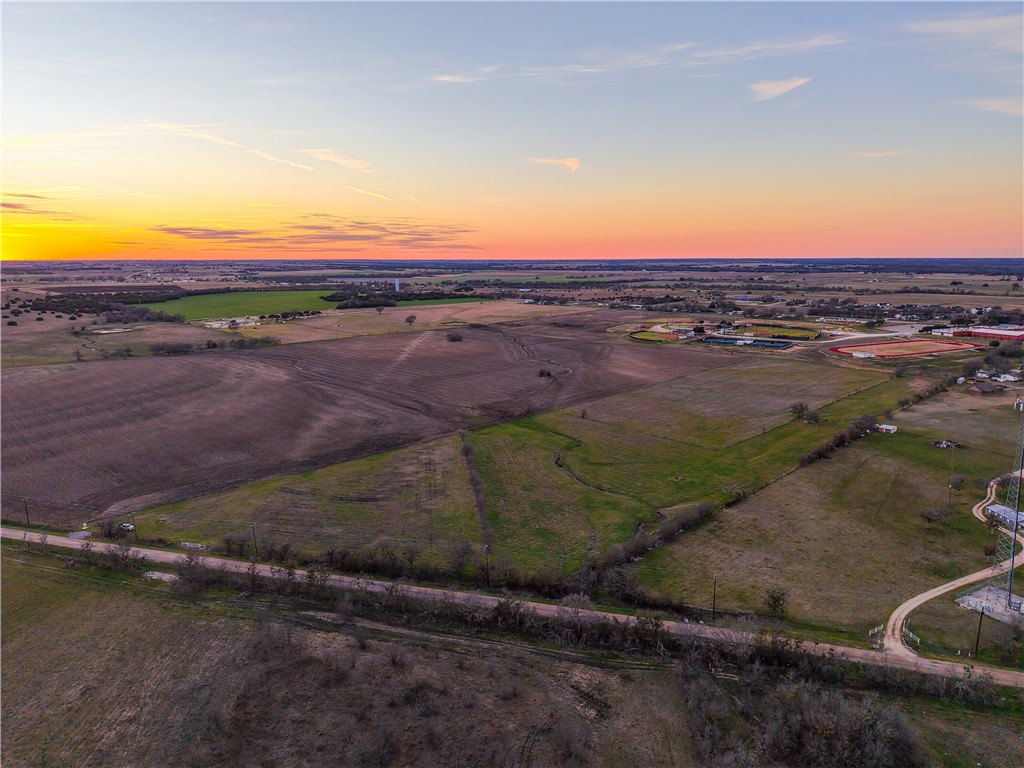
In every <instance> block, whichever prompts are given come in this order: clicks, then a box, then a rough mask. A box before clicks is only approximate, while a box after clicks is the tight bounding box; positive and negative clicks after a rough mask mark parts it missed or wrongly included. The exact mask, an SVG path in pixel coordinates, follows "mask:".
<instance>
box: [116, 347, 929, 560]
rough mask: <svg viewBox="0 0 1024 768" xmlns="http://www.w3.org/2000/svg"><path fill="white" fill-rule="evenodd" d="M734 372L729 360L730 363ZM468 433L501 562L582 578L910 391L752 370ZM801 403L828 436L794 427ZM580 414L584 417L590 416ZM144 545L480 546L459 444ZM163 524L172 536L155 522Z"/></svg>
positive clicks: (358, 465) (817, 372)
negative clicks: (671, 513) (646, 532)
mask: <svg viewBox="0 0 1024 768" xmlns="http://www.w3.org/2000/svg"><path fill="white" fill-rule="evenodd" d="M726 359H727V358H726ZM736 360H737V362H735V363H729V364H726V365H723V366H720V367H719V368H715V369H711V370H705V371H701V372H697V373H694V374H691V375H689V376H684V377H681V378H676V379H673V380H670V381H668V382H665V383H663V384H658V385H654V386H649V387H646V388H644V389H641V390H637V391H634V392H631V393H626V394H623V395H614V396H611V397H606V398H601V399H598V400H592V401H590V402H588V403H585V404H584V405H581V406H577V407H573V408H569V409H561V410H556V411H552V412H549V413H546V414H542V415H539V416H534V417H530V418H527V419H521V420H518V421H515V422H509V423H505V424H501V425H498V426H494V427H488V428H485V429H480V430H476V431H472V432H469V433H467V435H466V439H467V440H468V441H469V442H470V443H471V444H472V446H473V449H474V455H475V462H476V466H477V469H478V471H479V473H480V476H481V478H482V481H483V487H484V489H485V495H486V516H487V521H488V525H489V528H490V529H491V531H492V533H493V541H492V542H491V545H492V549H491V555H492V557H493V558H495V561H496V562H507V563H509V564H512V565H515V566H517V567H519V568H521V569H524V570H526V571H530V572H538V571H559V572H564V573H568V572H572V571H575V570H577V569H579V568H580V567H581V566H583V565H584V564H585V563H587V562H592V561H594V560H595V559H597V558H599V557H600V556H601V555H602V554H603V553H604V552H606V551H607V549H608V548H609V547H611V546H612V545H613V544H615V543H617V542H621V541H624V540H626V539H628V538H629V537H630V536H631V535H632V533H633V532H634V531H635V529H636V526H637V525H638V524H639V523H641V522H645V521H650V520H653V519H655V517H656V516H657V511H658V510H659V509H665V508H670V507H673V506H677V505H681V504H687V503H692V502H696V501H700V500H705V499H706V500H711V501H714V502H717V503H721V502H724V501H726V500H728V499H729V498H730V497H732V496H733V495H734V494H736V493H738V492H751V491H754V490H756V489H757V488H759V487H760V486H762V485H763V484H765V483H767V482H770V481H771V480H772V479H773V478H776V477H778V476H780V475H782V474H783V473H785V472H787V471H789V470H790V469H792V468H793V467H794V466H795V465H796V463H797V460H798V458H799V456H800V454H802V453H804V452H805V451H807V450H808V449H810V448H811V447H812V446H813V445H815V444H817V443H819V442H821V441H822V440H824V439H826V438H827V437H828V436H829V435H830V434H831V433H832V431H834V430H835V428H836V426H837V425H838V426H845V425H847V424H848V423H849V422H850V421H852V420H853V419H854V418H856V417H857V416H859V415H861V414H862V413H865V412H868V413H881V412H882V411H884V410H887V409H889V408H892V407H894V406H895V404H896V401H897V400H898V399H899V398H900V397H902V396H905V395H906V394H907V393H908V392H910V391H912V390H913V389H914V388H915V387H916V386H917V382H916V381H915V380H913V379H911V378H903V379H895V380H890V379H888V378H886V377H885V375H884V374H879V373H876V372H872V371H863V370H860V369H856V368H844V367H839V366H834V365H831V364H828V363H827V362H826V363H817V362H816V363H808V362H803V361H801V360H799V359H790V358H785V359H777V360H776V359H773V360H770V361H765V362H763V363H761V364H758V362H759V361H751V360H750V359H749V358H737V359H736ZM798 399H803V400H805V401H806V402H808V403H809V404H810V405H811V406H812V407H814V408H819V409H820V413H821V416H822V423H821V424H818V425H808V424H804V423H802V422H794V421H793V420H792V417H791V416H790V415H789V413H788V410H787V409H788V406H789V405H790V403H791V402H793V401H794V400H798ZM584 411H586V416H585V417H584V415H583V413H584ZM136 518H137V522H138V524H139V526H140V533H141V535H143V536H144V537H148V538H157V537H159V538H164V539H167V540H170V541H182V540H184V541H197V542H204V543H210V544H219V543H220V541H221V539H222V537H223V536H225V535H228V534H235V535H240V534H244V533H245V532H246V530H247V529H248V526H249V523H250V522H252V521H256V522H257V524H258V528H257V530H258V531H259V532H261V535H262V536H265V537H270V538H273V539H274V540H276V541H277V542H279V543H280V542H282V541H291V542H292V543H293V544H294V545H295V546H297V547H298V548H299V549H300V550H301V551H303V552H305V553H308V554H312V553H315V552H317V551H323V549H325V548H327V547H329V546H337V545H342V546H356V547H362V548H366V547H372V546H373V545H374V543H375V542H378V541H390V542H395V543H397V544H399V545H402V546H406V545H408V546H413V547H416V548H418V549H419V550H420V552H421V556H422V557H424V558H426V559H428V560H430V561H432V562H434V563H437V562H441V561H443V559H444V558H445V556H446V555H447V553H448V552H449V551H450V550H451V548H452V547H454V546H455V545H458V544H460V543H461V542H469V543H470V544H471V545H472V546H474V547H479V546H480V545H481V544H482V543H483V538H482V536H483V533H482V530H481V528H480V525H479V521H478V519H477V515H476V512H475V505H474V503H473V500H472V496H471V493H470V491H469V487H468V477H467V470H466V467H465V465H464V463H462V458H461V456H460V455H459V454H458V451H457V438H454V437H453V438H445V439H443V440H438V441H434V442H430V443H424V444H421V445H419V446H415V447H412V448H407V449H402V450H399V451H393V452H390V453H387V454H380V455H378V456H373V457H368V458H366V459H358V460H355V461H352V462H346V463H343V464H338V465H334V466H333V467H328V468H325V469H322V470H316V471H313V472H306V473H302V474H298V475H287V476H283V477H280V478H276V479H273V480H268V481H263V482H255V483H251V484H248V485H243V486H240V487H237V488H235V489H232V490H229V491H225V492H222V493H217V494H213V495H208V496H199V497H196V498H193V499H189V500H187V501H183V502H180V503H177V504H173V505H168V506H163V507H157V508H154V509H150V510H147V511H145V512H142V513H138V514H137V515H136ZM161 520H162V522H160V521H161Z"/></svg>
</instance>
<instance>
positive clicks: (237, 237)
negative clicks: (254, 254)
mask: <svg viewBox="0 0 1024 768" xmlns="http://www.w3.org/2000/svg"><path fill="white" fill-rule="evenodd" d="M303 218H304V219H305V220H306V221H302V222H292V223H288V224H285V225H284V227H283V228H282V230H281V231H273V230H269V229H267V230H264V229H236V228H227V227H224V228H217V227H202V226H168V225H162V226H158V227H152V228H151V231H154V232H159V233H161V234H165V235H171V236H174V237H180V238H183V239H185V240H190V241H196V242H201V243H209V244H212V245H217V246H219V247H222V248H223V247H230V246H238V247H245V248H252V249H255V250H260V249H281V248H291V249H296V250H302V251H307V250H312V251H316V250H322V249H323V248H324V247H325V246H333V247H338V245H337V244H351V243H363V244H367V245H371V244H373V245H380V246H387V247H393V248H402V249H411V250H479V247H478V246H474V245H469V244H466V243H460V242H458V240H459V239H460V238H461V237H463V236H465V235H467V234H471V233H473V232H474V231H475V230H473V229H472V228H470V227H466V226H462V225H457V224H443V223H441V224H438V223H426V222H422V221H417V220H414V219H401V218H398V219H396V218H389V219H379V220H366V219H345V218H342V217H338V216H333V215H331V214H322V213H310V214H305V216H304V217H303ZM309 220H312V221H314V222H315V223H307V222H308V221H309Z"/></svg>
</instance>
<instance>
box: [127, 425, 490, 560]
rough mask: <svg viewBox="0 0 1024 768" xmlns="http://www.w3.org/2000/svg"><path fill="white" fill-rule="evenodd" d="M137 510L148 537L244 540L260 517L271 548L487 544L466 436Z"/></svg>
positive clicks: (436, 556) (430, 550)
mask: <svg viewBox="0 0 1024 768" xmlns="http://www.w3.org/2000/svg"><path fill="white" fill-rule="evenodd" d="M135 518H136V523H137V525H138V530H139V534H140V535H141V536H144V537H146V538H149V539H154V538H161V539H166V540H168V541H171V542H175V543H177V542H180V541H194V542H204V543H210V544H219V543H221V541H222V540H223V538H224V537H225V536H230V535H235V536H240V537H241V538H242V539H246V538H247V537H248V535H249V534H250V532H251V529H250V527H249V525H250V523H253V522H255V523H256V526H257V527H256V532H257V538H258V540H262V541H263V542H264V550H266V549H267V548H268V545H269V544H270V543H271V542H273V543H275V544H284V543H291V544H292V545H293V547H294V548H295V550H296V551H297V552H299V553H301V554H305V555H309V556H315V555H318V554H320V553H321V552H323V551H324V550H325V549H327V548H329V547H347V548H355V549H371V548H373V547H374V545H376V544H385V543H386V544H388V545H389V546H398V547H410V546H412V547H415V548H417V549H418V551H419V552H420V555H421V556H422V557H423V558H425V559H426V560H427V561H429V562H431V563H434V564H437V563H440V562H442V561H443V560H444V558H445V557H446V555H447V554H448V549H449V548H450V547H451V546H453V545H455V544H458V543H461V542H469V543H470V544H472V545H473V546H474V547H475V548H476V547H478V546H479V545H480V544H481V543H482V532H481V528H480V524H479V521H478V519H477V514H476V509H475V506H474V503H473V496H472V492H471V490H470V488H469V477H468V472H467V469H466V464H465V461H464V459H463V457H462V455H461V453H460V452H459V439H458V437H448V438H444V439H441V440H435V441H432V442H428V443H423V444H420V445H416V446H412V447H410V448H403V449H400V450H397V451H390V452H387V453H380V454H376V455H374V456H369V457H367V458H365V459H357V460H355V461H349V462H345V463H342V464H335V465H333V466H330V467H326V468H324V469H318V470H312V471H309V472H302V473H299V474H294V475H285V476H283V477H280V478H275V479H272V480H264V481H260V482H254V483H249V484H247V485H243V486H240V487H238V488H234V489H232V490H229V491H224V492H222V493H215V494H212V495H208V496H200V497H198V498H196V499H190V500H188V501H183V502H179V503H177V504H169V505H165V506H161V507H154V508H151V509H149V510H146V511H145V512H142V513H139V514H137V515H136V516H135Z"/></svg>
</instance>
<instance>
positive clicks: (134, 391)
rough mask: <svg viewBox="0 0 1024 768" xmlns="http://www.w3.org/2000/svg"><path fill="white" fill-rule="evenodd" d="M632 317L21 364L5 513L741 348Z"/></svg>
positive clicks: (301, 450) (104, 501)
mask: <svg viewBox="0 0 1024 768" xmlns="http://www.w3.org/2000/svg"><path fill="white" fill-rule="evenodd" d="M605 315H608V316H605ZM621 320H622V316H621V315H620V314H617V313H589V314H579V315H573V316H571V317H568V318H566V317H564V316H563V317H556V318H546V319H537V320H532V321H529V322H524V323H520V324H516V323H508V324H504V325H500V326H491V327H489V328H486V329H477V328H467V329H465V330H464V331H463V332H462V333H463V338H464V340H463V341H462V342H459V343H451V342H448V341H447V340H446V335H445V333H444V332H443V331H424V332H407V333H396V334H387V335H381V336H368V337H359V338H353V339H340V340H337V341H322V342H316V343H308V344H289V345H283V346H279V347H273V348H266V349H260V350H251V351H233V352H223V353H219V354H202V355H189V356H184V357H180V358H146V359H129V360H125V361H116V362H109V363H102V364H88V365H63V366H49V367H25V368H15V369H7V370H5V371H4V375H3V385H4V386H3V403H2V405H3V414H4V438H5V440H4V442H5V445H4V448H5V451H4V486H3V493H2V508H3V513H4V515H5V516H10V517H18V516H20V515H21V514H22V512H23V501H22V499H23V498H28V503H29V507H30V513H31V514H32V519H33V521H34V522H44V521H47V522H51V523H53V524H67V523H72V522H74V523H78V522H81V521H83V520H87V519H92V518H94V517H96V516H98V515H100V514H103V513H105V512H106V513H114V512H127V511H134V510H137V509H141V508H144V507H146V506H150V505H153V504H157V503H167V502H172V501H177V500H180V499H183V498H189V497H192V496H196V495H200V494H203V493H208V492H211V491H215V490H220V489H223V488H227V487H232V486H235V485H239V484H241V483H244V482H246V481H248V480H254V479H261V478H265V477H269V476H273V475H276V474H281V473H285V472H295V471H301V470H304V469H312V468H314V467H319V466H324V465H326V464H330V463H334V462H339V461H343V460H347V459H351V458H355V457H358V456H363V455H368V454H372V453H377V452H380V451H383V450H388V449H392V448H396V447H399V446H401V445H406V444H410V443H414V442H418V441H422V440H427V439H433V438H436V437H440V436H442V435H445V434H450V433H452V432H454V431H457V430H461V429H466V428H472V427H477V426H482V425H484V424H488V423H495V422H498V421H502V420H507V419H511V418H517V417H520V416H523V415H526V414H528V413H536V412H539V411H543V410H546V409H550V408H555V407H561V406H567V405H573V404H576V403H580V402H584V401H586V400H590V399H593V398H595V397H603V396H606V395H610V394H614V393H617V392H623V391H627V390H631V389H635V388H637V387H641V386H645V385H648V384H652V383H656V382H660V381H665V380H667V379H671V378H675V377H678V376H682V375H686V374H689V373H693V372H696V371H700V370H705V369H708V368H712V367H716V366H718V365H722V364H726V363H728V362H731V361H732V358H731V357H730V356H728V355H724V354H721V353H718V352H715V351H705V350H700V349H691V348H666V349H661V348H656V347H652V348H648V347H646V346H642V345H638V344H634V343H631V342H629V341H628V340H625V339H622V338H618V337H616V336H614V335H612V334H607V333H605V332H604V329H605V328H606V327H607V326H608V325H611V324H612V323H613V322H620V321H621ZM541 369H549V370H550V371H551V372H552V373H553V376H552V377H550V378H548V377H541V376H539V371H540V370H541Z"/></svg>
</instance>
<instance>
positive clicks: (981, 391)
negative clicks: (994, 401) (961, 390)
mask: <svg viewBox="0 0 1024 768" xmlns="http://www.w3.org/2000/svg"><path fill="white" fill-rule="evenodd" d="M1004 389H1006V387H1004V386H1002V385H1001V384H993V383H991V382H988V381H979V382H977V383H975V384H972V385H971V386H969V387H968V388H967V391H968V392H970V393H971V394H972V395H994V394H995V393H996V392H1002V391H1003V390H1004Z"/></svg>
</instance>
